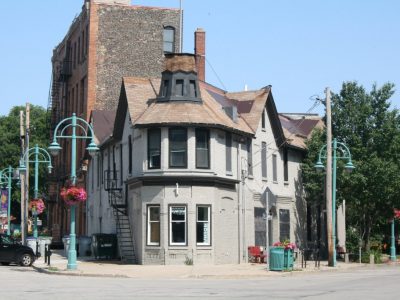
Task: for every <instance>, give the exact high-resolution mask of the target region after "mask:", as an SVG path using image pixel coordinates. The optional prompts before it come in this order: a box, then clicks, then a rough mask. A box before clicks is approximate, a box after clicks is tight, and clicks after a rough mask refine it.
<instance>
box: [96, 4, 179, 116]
mask: <svg viewBox="0 0 400 300" xmlns="http://www.w3.org/2000/svg"><path fill="white" fill-rule="evenodd" d="M97 14H98V31H97V40H96V44H97V45H96V63H97V72H96V73H97V74H96V77H97V89H96V102H95V104H94V108H95V109H115V107H116V104H117V102H118V97H119V92H120V87H121V82H122V77H124V76H143V77H160V76H161V71H162V66H163V61H164V55H163V54H164V53H163V28H164V27H165V26H172V27H174V28H175V29H176V30H175V41H176V43H175V51H176V52H178V51H179V47H180V45H179V41H180V37H179V22H180V18H179V10H175V9H173V10H172V9H171V10H170V9H159V8H149V7H140V6H110V5H98V7H97Z"/></svg>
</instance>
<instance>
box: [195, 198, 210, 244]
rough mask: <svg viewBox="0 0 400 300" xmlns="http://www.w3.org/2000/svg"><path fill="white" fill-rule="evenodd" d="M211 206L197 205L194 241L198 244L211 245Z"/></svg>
mask: <svg viewBox="0 0 400 300" xmlns="http://www.w3.org/2000/svg"><path fill="white" fill-rule="evenodd" d="M210 219H211V207H210V206H209V205H199V206H197V213H196V243H197V245H200V246H209V245H211V222H210Z"/></svg>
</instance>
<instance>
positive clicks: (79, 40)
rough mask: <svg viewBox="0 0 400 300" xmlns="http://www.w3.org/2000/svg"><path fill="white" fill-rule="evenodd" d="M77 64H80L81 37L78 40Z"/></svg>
mask: <svg viewBox="0 0 400 300" xmlns="http://www.w3.org/2000/svg"><path fill="white" fill-rule="evenodd" d="M77 54H78V55H77V56H78V64H80V63H81V37H79V38H78V53H77Z"/></svg>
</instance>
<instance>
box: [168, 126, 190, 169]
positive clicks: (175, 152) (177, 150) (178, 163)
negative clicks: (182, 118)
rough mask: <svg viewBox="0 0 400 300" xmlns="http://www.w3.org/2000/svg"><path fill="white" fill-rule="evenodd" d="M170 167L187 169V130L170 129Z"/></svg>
mask: <svg viewBox="0 0 400 300" xmlns="http://www.w3.org/2000/svg"><path fill="white" fill-rule="evenodd" d="M169 167H170V168H186V167H187V131H186V128H170V129H169Z"/></svg>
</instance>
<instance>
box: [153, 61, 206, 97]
mask: <svg viewBox="0 0 400 300" xmlns="http://www.w3.org/2000/svg"><path fill="white" fill-rule="evenodd" d="M165 57H166V63H165V71H164V72H162V79H161V87H160V93H159V96H158V97H157V101H158V102H169V101H190V102H202V100H201V96H200V91H199V83H198V80H197V73H196V68H195V60H194V56H193V55H191V54H180V53H175V54H167V55H166V56H165Z"/></svg>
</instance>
